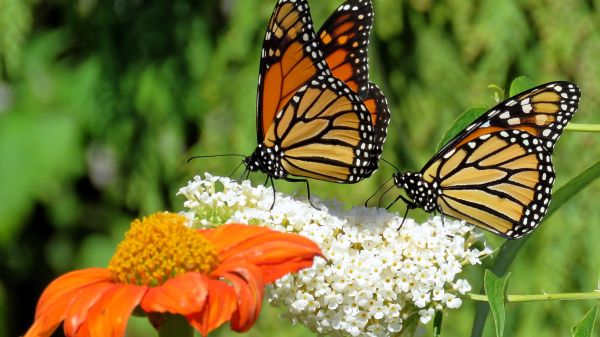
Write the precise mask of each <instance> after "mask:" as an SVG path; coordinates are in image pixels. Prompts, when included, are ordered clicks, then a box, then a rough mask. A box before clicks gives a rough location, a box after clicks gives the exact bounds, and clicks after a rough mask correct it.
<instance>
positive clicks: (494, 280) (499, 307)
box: [483, 269, 510, 337]
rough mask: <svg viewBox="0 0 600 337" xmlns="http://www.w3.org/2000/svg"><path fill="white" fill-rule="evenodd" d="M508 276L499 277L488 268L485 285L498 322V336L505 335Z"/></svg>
mask: <svg viewBox="0 0 600 337" xmlns="http://www.w3.org/2000/svg"><path fill="white" fill-rule="evenodd" d="M508 276H510V274H509V275H506V276H505V277H498V276H496V275H495V274H494V273H493V272H492V271H490V270H489V269H486V271H485V275H484V280H483V287H484V289H485V293H486V295H487V297H488V303H489V304H490V308H491V310H492V317H494V323H495V324H496V336H497V337H502V336H503V335H504V322H505V319H506V313H505V312H504V301H505V299H506V285H507V284H508V282H507V281H508Z"/></svg>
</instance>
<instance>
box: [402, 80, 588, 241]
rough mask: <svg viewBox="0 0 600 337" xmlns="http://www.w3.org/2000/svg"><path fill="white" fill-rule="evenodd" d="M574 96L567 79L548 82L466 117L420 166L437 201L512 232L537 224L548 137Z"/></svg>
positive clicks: (548, 166)
mask: <svg viewBox="0 0 600 337" xmlns="http://www.w3.org/2000/svg"><path fill="white" fill-rule="evenodd" d="M579 98H580V92H579V88H577V86H576V85H575V84H573V83H570V82H564V81H560V82H551V83H547V84H544V85H541V86H538V87H536V88H533V89H531V90H528V91H525V92H523V93H521V94H518V95H516V96H514V97H511V98H509V99H508V100H506V101H504V102H502V103H500V104H498V105H497V106H495V107H494V108H492V109H491V110H489V111H488V112H487V113H485V114H484V115H483V116H482V117H480V118H479V119H478V120H476V121H475V122H474V123H472V124H471V125H469V126H468V127H467V128H466V129H465V130H463V131H462V132H461V133H460V134H459V135H458V136H456V137H455V138H454V139H452V140H451V141H450V142H449V143H448V144H447V145H446V146H444V148H443V149H442V150H441V151H440V152H438V153H437V154H436V155H435V156H434V157H433V158H432V159H431V160H430V161H429V163H427V164H426V165H425V167H424V168H423V169H422V170H421V175H422V179H423V180H424V181H425V183H426V184H428V185H427V186H433V187H434V188H433V189H432V191H433V192H431V193H435V194H436V195H437V200H436V204H437V206H438V208H439V209H441V211H442V212H444V213H446V214H449V215H452V216H455V217H457V218H460V219H464V220H467V221H468V222H470V223H473V224H475V225H477V226H480V227H482V228H485V229H488V230H490V231H492V232H495V233H497V234H500V235H503V236H505V237H507V238H512V239H514V238H519V237H521V236H523V235H525V234H527V233H529V232H530V231H531V230H532V229H534V228H535V227H537V225H538V224H539V223H540V221H541V219H542V217H543V216H544V215H545V214H546V212H547V211H548V205H549V203H550V200H551V193H552V185H553V183H554V168H553V166H552V152H553V149H554V145H555V143H556V140H557V139H558V138H559V137H560V135H561V134H562V131H563V130H564V128H565V126H566V125H567V123H568V122H569V121H570V120H571V118H572V117H573V115H574V114H575V112H576V111H577V107H578V105H579ZM411 189H412V190H411V191H409V194H412V195H419V192H418V191H417V187H415V186H411ZM420 196H421V197H422V198H423V194H420Z"/></svg>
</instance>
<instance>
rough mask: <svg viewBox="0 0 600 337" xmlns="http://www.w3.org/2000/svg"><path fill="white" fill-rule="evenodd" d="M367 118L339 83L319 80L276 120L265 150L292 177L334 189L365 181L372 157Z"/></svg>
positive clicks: (358, 102)
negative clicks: (276, 157)
mask: <svg viewBox="0 0 600 337" xmlns="http://www.w3.org/2000/svg"><path fill="white" fill-rule="evenodd" d="M374 142H375V132H374V127H373V123H372V121H371V117H370V113H369V111H368V110H367V107H366V106H365V105H364V104H363V103H362V100H361V99H360V97H358V95H356V94H355V93H354V92H353V91H352V90H351V89H350V88H349V87H348V86H347V85H345V84H344V83H343V82H342V81H340V80H338V79H336V78H334V77H331V76H318V77H316V78H314V79H312V80H311V81H309V82H308V83H307V84H306V85H305V86H303V87H302V88H300V89H299V90H298V91H297V93H296V94H295V95H294V96H293V97H292V99H291V100H290V101H289V102H288V104H287V105H286V106H285V107H284V108H283V109H282V110H281V111H280V112H279V113H278V114H277V115H276V117H275V120H274V121H273V124H272V125H271V126H270V128H269V129H268V131H267V133H266V135H265V141H264V144H265V145H266V146H267V147H269V148H276V149H280V150H281V152H282V153H283V155H282V157H281V165H282V167H283V169H284V170H285V171H286V172H287V173H289V174H292V175H295V176H300V177H308V178H314V179H319V180H325V181H332V182H338V183H354V182H357V181H360V180H362V179H364V178H366V177H368V176H369V175H370V174H371V173H372V172H373V170H372V167H373V165H374V162H375V161H377V156H375V155H374V154H373V153H374V148H375V146H374Z"/></svg>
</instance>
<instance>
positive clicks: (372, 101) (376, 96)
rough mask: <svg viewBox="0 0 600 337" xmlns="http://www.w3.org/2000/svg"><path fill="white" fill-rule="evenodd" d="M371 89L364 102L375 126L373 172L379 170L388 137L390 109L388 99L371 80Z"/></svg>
mask: <svg viewBox="0 0 600 337" xmlns="http://www.w3.org/2000/svg"><path fill="white" fill-rule="evenodd" d="M369 86H370V90H369V93H368V94H367V97H366V98H365V99H364V100H363V104H364V105H365V106H366V107H367V110H368V111H369V114H370V115H371V122H372V124H373V127H374V137H375V138H374V141H373V155H374V156H375V158H377V160H375V161H373V163H372V164H373V166H372V167H371V170H372V172H373V171H375V170H377V168H378V163H379V158H380V157H381V153H382V152H383V144H384V143H385V139H386V138H387V127H388V125H389V124H390V110H389V108H388V104H387V100H386V98H385V96H384V95H383V93H382V92H381V90H380V89H379V87H377V85H375V83H372V82H369Z"/></svg>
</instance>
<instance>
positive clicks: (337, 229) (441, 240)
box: [179, 174, 491, 337]
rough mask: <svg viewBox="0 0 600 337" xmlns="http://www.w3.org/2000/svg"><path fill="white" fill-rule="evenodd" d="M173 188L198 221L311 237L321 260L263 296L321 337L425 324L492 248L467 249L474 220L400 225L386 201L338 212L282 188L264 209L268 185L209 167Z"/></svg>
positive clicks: (388, 332) (387, 332)
mask: <svg viewBox="0 0 600 337" xmlns="http://www.w3.org/2000/svg"><path fill="white" fill-rule="evenodd" d="M179 194H180V195H183V196H184V197H185V198H186V199H187V200H186V201H185V202H184V206H185V207H186V208H187V212H186V213H185V214H186V216H188V217H189V218H190V219H192V221H193V222H194V224H195V225H196V226H201V227H207V226H218V225H221V224H223V223H230V222H242V223H248V224H256V225H263V226H268V227H270V228H273V229H276V230H280V231H285V232H294V233H298V234H300V235H303V236H306V237H308V238H310V239H311V240H313V241H314V242H316V243H317V244H318V245H319V246H320V247H321V250H322V252H323V254H324V256H325V258H320V257H318V258H315V261H314V264H313V266H312V267H311V268H307V269H304V270H302V271H300V272H298V273H296V274H290V275H286V276H284V277H283V278H281V279H279V280H277V281H275V282H274V283H273V284H272V285H270V286H269V287H268V291H267V299H268V300H269V301H270V303H271V304H273V305H276V306H284V307H286V308H287V314H286V316H287V317H289V318H290V319H291V320H292V322H294V323H301V324H304V325H305V326H307V327H308V328H309V329H311V330H312V331H314V332H317V333H319V334H320V335H331V336H359V335H360V336H372V337H379V336H381V337H385V336H392V335H397V334H398V332H399V331H401V330H402V328H403V322H404V320H405V319H408V318H410V317H411V316H413V315H415V314H416V315H418V317H419V319H420V321H421V322H422V323H423V324H426V323H427V322H429V321H430V320H431V319H432V318H433V315H434V314H435V311H436V310H443V309H445V308H458V307H459V306H460V305H461V303H462V302H461V300H460V298H458V297H457V296H456V295H457V294H464V293H466V292H468V291H470V289H471V286H470V285H469V283H468V282H467V281H466V280H464V279H457V278H456V276H457V275H458V274H460V273H461V271H462V268H463V266H464V265H473V264H479V263H481V261H480V259H481V257H483V256H485V255H487V254H489V253H491V250H490V249H489V248H487V247H485V248H484V249H483V250H482V251H479V250H477V249H472V248H471V246H472V245H473V243H475V241H477V240H478V236H476V235H475V234H474V232H473V227H472V226H470V225H467V224H465V222H462V221H456V220H451V219H449V218H448V217H445V218H444V221H442V218H441V217H438V216H435V217H432V218H430V219H429V220H427V221H426V222H424V223H422V224H419V223H416V222H415V221H414V220H412V219H406V220H405V221H404V223H403V219H402V218H400V217H399V216H397V215H396V214H393V213H389V212H387V211H386V210H385V209H375V208H365V207H354V208H352V209H350V210H344V209H343V208H341V206H336V205H331V204H323V203H321V202H320V201H319V200H318V199H316V198H313V200H312V201H313V203H314V204H315V205H317V207H319V208H320V209H315V208H313V207H312V206H311V205H310V204H309V203H308V202H307V201H299V200H296V199H293V198H292V197H290V196H287V195H284V194H281V193H277V195H276V202H275V206H274V208H273V209H272V210H270V207H271V205H272V203H273V190H272V189H270V188H265V187H264V186H258V187H252V186H251V185H250V183H249V182H248V181H244V182H242V183H237V182H235V181H233V180H231V179H228V178H221V177H213V176H211V175H209V174H206V175H205V178H201V177H195V178H194V180H192V181H191V182H189V184H188V185H187V186H186V187H184V188H182V189H181V190H180V191H179ZM402 223H403V224H402ZM401 224H402V227H400V225H401ZM478 246H480V245H478Z"/></svg>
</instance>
